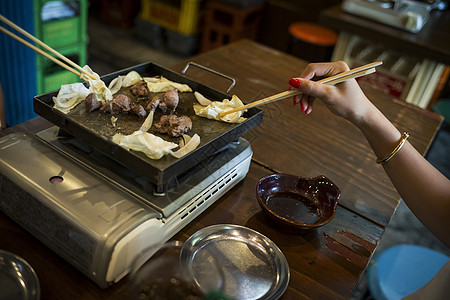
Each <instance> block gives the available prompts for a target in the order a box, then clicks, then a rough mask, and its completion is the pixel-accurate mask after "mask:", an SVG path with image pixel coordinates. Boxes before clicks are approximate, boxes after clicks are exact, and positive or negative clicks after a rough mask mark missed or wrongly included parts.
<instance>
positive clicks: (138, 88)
mask: <svg viewBox="0 0 450 300" xmlns="http://www.w3.org/2000/svg"><path fill="white" fill-rule="evenodd" d="M130 90H131V93H132V94H133V95H135V96H138V97H148V95H149V91H148V88H147V83H146V82H145V81H144V80H141V81H139V82H138V83H136V84H135V85H133V86H131V87H130Z"/></svg>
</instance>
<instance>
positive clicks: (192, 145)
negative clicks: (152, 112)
mask: <svg viewBox="0 0 450 300" xmlns="http://www.w3.org/2000/svg"><path fill="white" fill-rule="evenodd" d="M188 137H189V136H188ZM198 145H200V136H199V135H198V134H194V136H193V137H189V139H187V138H185V137H184V135H183V139H182V143H180V149H179V150H177V151H175V152H172V151H170V154H171V155H172V156H174V157H176V158H180V157H183V156H185V155H186V154H188V153H190V152H192V151H194V150H195V149H196V148H197V147H198Z"/></svg>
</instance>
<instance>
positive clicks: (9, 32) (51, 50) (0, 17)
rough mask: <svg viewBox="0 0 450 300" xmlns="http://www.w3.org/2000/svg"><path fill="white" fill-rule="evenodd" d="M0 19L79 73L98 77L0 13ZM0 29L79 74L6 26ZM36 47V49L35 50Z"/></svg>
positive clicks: (93, 77)
mask: <svg viewBox="0 0 450 300" xmlns="http://www.w3.org/2000/svg"><path fill="white" fill-rule="evenodd" d="M0 21H3V22H4V23H6V24H8V25H9V26H11V27H12V28H14V29H15V30H17V31H18V32H20V33H21V34H23V35H24V36H26V37H28V38H29V39H30V40H32V41H33V42H35V43H36V44H38V45H40V46H41V47H43V48H45V49H47V50H48V51H50V52H51V53H53V54H54V55H56V56H57V57H59V58H60V59H62V60H63V61H65V62H66V63H68V64H69V65H71V66H72V67H74V68H76V69H78V70H80V71H81V73H83V74H85V75H86V76H89V77H90V78H91V79H93V80H97V79H98V78H96V77H95V76H94V75H93V74H92V73H90V72H88V71H86V70H85V69H83V68H82V67H80V66H79V65H77V64H76V63H74V62H73V61H71V60H70V59H68V58H67V57H65V56H64V55H62V54H61V53H59V52H58V51H56V50H55V49H53V48H52V47H50V46H48V45H47V44H45V43H44V42H42V41H41V40H39V39H38V38H36V37H34V36H33V35H31V34H30V33H28V32H27V31H25V30H23V29H22V28H20V27H19V26H17V25H16V24H14V23H13V22H11V21H10V20H8V19H7V18H5V17H4V16H2V15H1V14H0ZM0 28H1V31H3V32H4V33H6V34H7V35H9V36H10V37H12V38H14V39H16V40H17V41H19V42H21V43H22V44H24V45H26V46H28V47H30V48H31V49H33V50H34V51H36V52H38V53H39V54H41V55H43V56H45V57H47V58H49V59H51V60H52V61H53V62H55V63H57V64H59V65H60V66H61V67H63V68H65V69H66V70H68V71H70V72H72V73H74V74H75V75H77V76H80V75H81V73H79V72H73V71H74V70H73V69H72V68H71V67H69V66H64V65H63V63H60V62H57V60H56V59H55V58H54V57H53V56H51V55H48V54H47V53H45V52H44V51H42V50H41V49H39V48H37V47H36V46H34V45H32V44H30V43H28V42H27V41H25V40H24V39H22V38H20V37H19V36H17V35H16V34H14V33H12V32H11V31H9V30H7V29H6V28H3V27H0ZM36 49H37V50H36Z"/></svg>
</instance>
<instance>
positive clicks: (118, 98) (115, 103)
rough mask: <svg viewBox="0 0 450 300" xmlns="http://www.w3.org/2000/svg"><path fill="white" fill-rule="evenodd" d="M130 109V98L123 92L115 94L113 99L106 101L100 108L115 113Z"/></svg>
mask: <svg viewBox="0 0 450 300" xmlns="http://www.w3.org/2000/svg"><path fill="white" fill-rule="evenodd" d="M130 109H131V107H130V98H128V96H126V95H123V94H115V95H114V96H113V99H112V100H111V101H108V102H106V103H105V104H103V106H102V107H101V108H100V110H101V111H103V112H109V113H111V114H113V115H114V114H118V113H120V112H122V111H129V110H130Z"/></svg>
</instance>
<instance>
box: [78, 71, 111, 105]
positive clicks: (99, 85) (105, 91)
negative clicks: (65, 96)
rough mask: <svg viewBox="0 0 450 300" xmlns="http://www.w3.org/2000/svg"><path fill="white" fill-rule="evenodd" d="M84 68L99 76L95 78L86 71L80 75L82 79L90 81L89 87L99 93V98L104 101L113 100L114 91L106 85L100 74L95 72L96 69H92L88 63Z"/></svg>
mask: <svg viewBox="0 0 450 300" xmlns="http://www.w3.org/2000/svg"><path fill="white" fill-rule="evenodd" d="M83 69H84V70H86V71H88V72H89V73H91V74H93V75H94V77H95V78H97V79H96V80H94V79H92V78H91V77H90V76H87V75H85V74H84V73H81V76H80V78H81V79H83V80H85V81H86V82H87V83H88V85H89V87H90V88H91V89H92V91H93V92H94V93H95V94H96V95H97V98H98V99H99V100H100V101H102V103H105V102H107V101H109V100H112V93H111V91H110V90H109V88H107V87H106V85H105V83H104V82H103V81H102V80H101V79H100V76H99V75H98V74H97V73H94V71H92V69H91V68H90V67H89V66H88V65H85V66H84V67H83ZM83 100H84V99H83Z"/></svg>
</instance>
